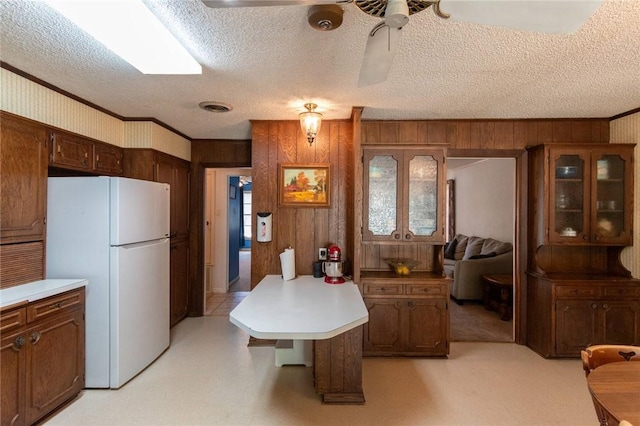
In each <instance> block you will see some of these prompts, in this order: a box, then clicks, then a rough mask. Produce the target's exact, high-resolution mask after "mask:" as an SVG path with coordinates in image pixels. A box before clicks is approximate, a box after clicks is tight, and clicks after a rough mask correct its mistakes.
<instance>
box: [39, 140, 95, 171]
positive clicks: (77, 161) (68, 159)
mask: <svg viewBox="0 0 640 426" xmlns="http://www.w3.org/2000/svg"><path fill="white" fill-rule="evenodd" d="M49 150H50V154H49V157H50V163H51V165H52V166H56V167H62V168H69V169H75V170H86V171H91V170H93V143H92V142H91V141H89V140H87V139H85V138H83V137H80V136H76V135H72V134H69V133H59V132H51V146H50V148H49Z"/></svg>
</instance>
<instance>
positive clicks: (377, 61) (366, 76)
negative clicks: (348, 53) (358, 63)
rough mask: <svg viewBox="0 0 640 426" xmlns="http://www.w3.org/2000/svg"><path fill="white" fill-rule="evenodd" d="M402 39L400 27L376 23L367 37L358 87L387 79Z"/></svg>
mask: <svg viewBox="0 0 640 426" xmlns="http://www.w3.org/2000/svg"><path fill="white" fill-rule="evenodd" d="M399 41H400V28H392V27H389V26H388V25H381V26H380V25H379V24H378V25H376V26H375V27H374V29H373V30H372V31H371V32H370V33H369V36H368V37H367V47H366V48H365V50H364V58H363V59H362V67H361V68H360V78H359V79H358V87H364V86H370V85H372V84H377V83H382V82H383V81H385V80H386V79H387V76H388V75H389V70H390V69H391V64H392V63H393V57H394V56H395V54H396V48H397V46H398V42H399Z"/></svg>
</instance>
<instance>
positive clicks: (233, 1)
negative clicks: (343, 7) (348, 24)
mask: <svg viewBox="0 0 640 426" xmlns="http://www.w3.org/2000/svg"><path fill="white" fill-rule="evenodd" d="M351 1H352V0H202V3H204V4H205V5H206V6H207V7H212V8H221V7H260V6H297V5H305V4H306V5H316V4H346V3H351Z"/></svg>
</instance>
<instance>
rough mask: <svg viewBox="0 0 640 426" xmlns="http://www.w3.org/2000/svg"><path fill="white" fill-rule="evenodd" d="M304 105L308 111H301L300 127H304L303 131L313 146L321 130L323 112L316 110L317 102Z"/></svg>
mask: <svg viewBox="0 0 640 426" xmlns="http://www.w3.org/2000/svg"><path fill="white" fill-rule="evenodd" d="M304 107H305V108H306V109H307V112H303V113H300V128H302V132H303V133H304V134H305V135H306V136H307V141H308V142H309V146H311V144H313V141H314V140H315V139H316V136H317V135H318V132H319V131H320V124H321V123H322V114H320V113H319V112H315V111H314V110H315V109H316V108H317V107H318V105H316V104H311V103H309V104H304Z"/></svg>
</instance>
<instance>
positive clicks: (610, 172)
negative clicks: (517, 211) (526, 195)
mask: <svg viewBox="0 0 640 426" xmlns="http://www.w3.org/2000/svg"><path fill="white" fill-rule="evenodd" d="M633 148H634V145H631V144H629V145H626V144H625V145H613V144H609V145H575V146H567V145H558V146H556V145H550V146H545V147H539V148H534V149H532V153H533V155H532V165H533V166H534V168H535V167H539V168H544V171H542V172H539V173H538V174H537V178H538V179H544V181H545V182H548V190H545V187H544V185H541V184H540V182H538V183H535V182H532V185H537V187H538V191H537V194H536V195H535V197H534V198H533V200H534V202H536V203H541V205H540V207H542V208H539V209H536V210H533V211H535V212H537V215H538V220H536V221H534V223H536V224H537V225H535V226H539V227H540V229H539V232H538V240H539V241H538V244H539V245H541V244H573V245H631V244H632V243H633V241H632V236H633V229H632V222H633V221H632V214H633V212H632V206H633V185H634V183H633ZM536 157H539V158H538V159H536ZM532 173H534V174H535V173H536V170H532ZM534 194H535V192H534ZM545 198H546V199H545Z"/></svg>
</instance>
